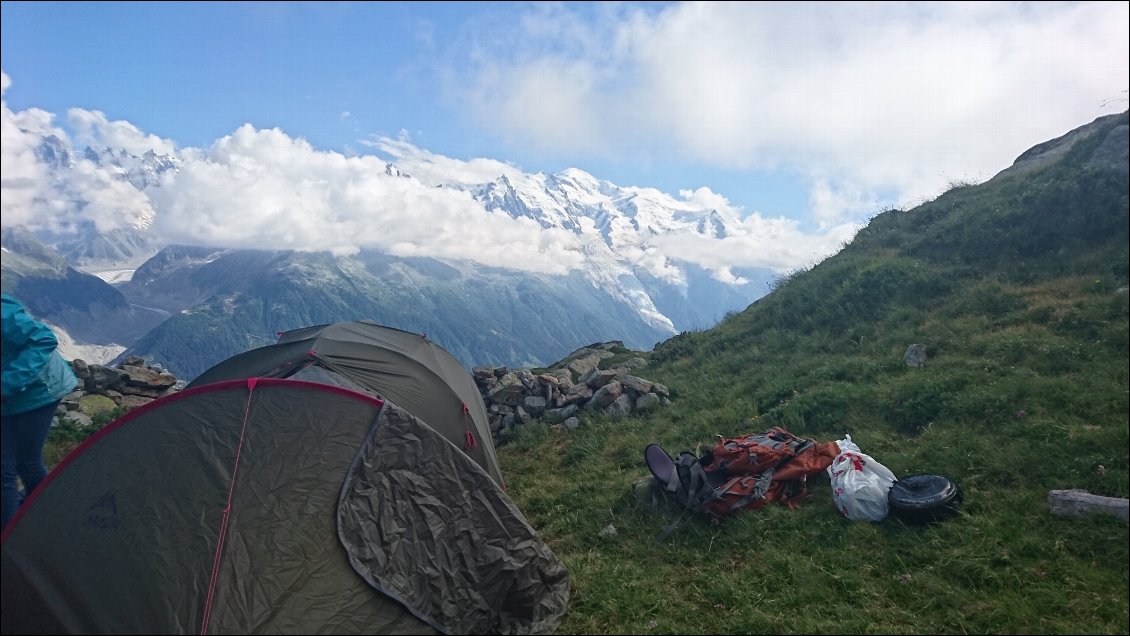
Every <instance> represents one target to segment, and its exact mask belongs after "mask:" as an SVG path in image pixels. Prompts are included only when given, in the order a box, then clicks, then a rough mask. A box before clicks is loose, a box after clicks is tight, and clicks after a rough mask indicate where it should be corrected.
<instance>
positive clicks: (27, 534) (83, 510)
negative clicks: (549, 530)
mask: <svg viewBox="0 0 1130 636" xmlns="http://www.w3.org/2000/svg"><path fill="white" fill-rule="evenodd" d="M0 575H2V581H3V590H4V593H3V595H2V596H0V598H2V612H0V621H2V631H3V632H4V633H50V634H61V633H146V634H154V633H155V634H174V633H188V632H192V633H200V634H204V633H261V632H272V633H301V634H319V633H437V632H438V633H449V634H472V633H495V634H511V633H552V632H553V631H555V630H556V629H557V626H558V625H559V624H560V622H561V620H562V618H563V617H564V614H565V611H566V608H567V604H568V600H569V590H570V584H569V575H568V572H567V570H566V568H565V566H564V565H563V564H562V563H561V561H560V560H559V559H558V558H557V557H556V556H555V555H554V554H553V552H552V551H551V550H550V549H549V547H548V546H547V545H546V544H545V543H544V542H543V541H542V540H541V539H540V538H539V537H538V535H537V533H536V532H535V531H534V529H533V528H532V527H531V526H530V525H529V523H528V522H527V521H526V519H525V518H524V516H523V515H522V513H521V512H520V511H519V510H518V509H517V507H516V506H515V505H514V503H513V502H512V501H511V500H510V498H509V497H508V496H507V494H506V492H505V490H504V484H503V481H502V475H501V472H500V470H499V467H498V462H497V459H496V457H495V453H494V446H493V441H492V438H491V436H490V432H489V429H488V428H487V420H486V412H485V408H484V407H483V403H482V398H481V396H480V394H479V393H478V390H477V389H476V387H475V384H474V381H473V379H472V378H471V376H470V374H469V373H468V372H467V371H466V370H465V369H464V368H463V367H462V365H461V364H460V363H459V362H458V360H456V359H455V358H454V357H453V356H451V354H450V353H448V352H446V351H444V350H443V349H442V348H440V347H439V346H437V345H435V344H434V343H432V342H430V341H428V340H427V339H426V338H424V337H423V336H420V335H418V334H412V333H408V332H404V331H400V330H396V329H390V328H387V327H382V326H379V325H376V324H375V323H371V322H368V321H363V322H352V323H339V324H334V325H323V326H318V327H310V328H306V329H300V330H296V331H292V332H287V333H284V334H282V335H281V337H280V339H279V342H278V343H277V344H275V345H271V346H268V347H263V348H260V349H256V350H253V351H249V352H247V353H244V354H241V355H238V356H235V357H233V358H231V359H229V360H227V361H225V362H222V363H220V364H219V365H217V366H216V367H213V368H212V369H211V370H209V371H207V372H205V373H204V374H203V375H201V376H200V377H198V378H197V379H196V380H195V381H193V382H192V383H191V384H189V386H188V387H186V389H185V390H183V391H181V392H179V393H175V394H172V395H169V396H166V397H163V398H161V399H158V400H156V401H154V402H151V403H149V404H147V405H145V406H143V407H140V408H138V409H135V410H133V411H131V412H129V413H128V414H126V415H125V416H123V417H121V418H119V419H118V420H116V421H114V422H112V423H111V424H109V425H108V426H106V427H105V428H104V429H102V430H101V431H99V432H98V433H96V434H95V435H94V436H92V437H91V438H90V439H88V440H87V441H86V442H84V443H83V444H82V445H81V446H80V447H79V448H78V449H76V450H75V451H74V452H72V453H71V454H70V455H68V456H67V458H65V460H64V461H63V462H62V463H61V464H60V465H59V466H58V467H56V469H55V470H54V471H52V473H51V474H50V475H49V476H48V479H47V481H45V482H44V484H43V485H42V486H41V487H40V488H39V489H37V490H36V491H35V493H34V494H33V495H32V497H31V498H29V500H28V501H27V502H26V503H25V504H24V506H23V507H22V508H21V510H20V512H19V513H18V514H17V516H16V518H15V519H14V520H13V522H12V523H11V524H9V526H8V527H7V528H6V529H5V531H4V535H3V550H2V558H0Z"/></svg>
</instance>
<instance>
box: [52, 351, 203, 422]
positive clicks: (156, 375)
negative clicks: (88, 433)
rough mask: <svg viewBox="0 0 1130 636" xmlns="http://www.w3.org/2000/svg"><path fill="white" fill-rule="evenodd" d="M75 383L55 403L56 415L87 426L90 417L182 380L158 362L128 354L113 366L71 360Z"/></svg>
mask: <svg viewBox="0 0 1130 636" xmlns="http://www.w3.org/2000/svg"><path fill="white" fill-rule="evenodd" d="M71 368H72V369H74V372H75V375H76V376H78V386H77V387H75V390H74V391H72V392H71V394H70V395H68V396H66V397H65V398H63V402H62V404H60V405H59V418H60V419H69V420H73V421H75V422H77V423H79V424H83V425H87V426H89V425H90V424H91V421H92V418H93V417H95V416H97V415H99V414H101V413H109V412H112V411H114V410H116V409H118V408H124V409H125V410H126V411H129V410H132V409H135V408H137V407H139V406H142V405H144V404H147V403H149V402H152V401H153V400H155V399H157V398H159V397H161V396H163V395H167V394H169V393H173V392H175V391H179V390H180V389H182V388H183V387H184V385H185V382H183V381H178V380H177V379H176V377H175V376H173V375H172V374H170V373H168V372H166V371H165V370H164V369H163V368H162V367H161V366H160V365H147V364H146V363H145V360H144V359H142V358H141V357H139V356H130V357H128V358H126V359H125V360H124V361H122V362H121V363H120V364H118V365H117V366H114V367H108V366H103V365H100V364H87V363H86V362H85V361H83V360H80V359H78V358H76V359H74V360H72V361H71Z"/></svg>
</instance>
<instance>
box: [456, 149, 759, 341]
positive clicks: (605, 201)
mask: <svg viewBox="0 0 1130 636" xmlns="http://www.w3.org/2000/svg"><path fill="white" fill-rule="evenodd" d="M453 187H460V186H453ZM462 188H463V189H466V190H467V191H469V192H470V193H471V194H472V196H474V197H475V199H477V200H478V201H480V202H481V203H482V204H483V206H484V207H485V208H486V209H487V210H491V211H495V212H498V213H504V214H507V215H509V216H511V217H513V218H521V217H525V218H529V219H532V220H534V221H537V222H538V223H539V224H540V225H541V226H542V227H544V228H556V229H562V230H566V231H569V232H573V233H575V234H577V235H579V236H580V237H582V238H583V239H585V241H584V246H585V249H584V254H585V257H586V261H587V267H586V268H585V276H586V277H587V278H588V279H589V280H590V281H591V282H592V283H593V284H594V285H596V286H597V287H600V288H602V289H604V290H606V291H607V292H608V293H609V294H610V295H612V296H613V297H614V298H616V299H617V300H619V301H620V302H623V303H625V304H627V305H629V306H631V307H632V308H634V310H635V311H636V312H638V313H639V314H640V315H641V316H643V317H644V318H645V319H646V320H647V321H648V322H649V323H651V324H653V325H655V326H657V327H659V328H663V329H666V330H668V331H670V332H671V333H676V332H677V331H681V330H685V329H690V328H702V327H707V326H710V325H712V324H713V323H714V322H716V321H717V320H718V319H719V318H721V317H722V316H723V315H724V314H725V313H726V312H727V311H732V310H735V309H743V308H745V306H747V305H748V304H749V303H750V302H753V301H754V300H756V299H757V298H758V297H760V296H761V295H763V294H764V289H765V287H764V283H766V282H768V281H770V280H772V279H773V278H774V275H773V273H772V272H770V271H768V270H766V271H760V272H748V273H749V274H750V276H749V279H748V280H751V281H756V282H747V283H745V284H743V285H728V284H725V283H722V282H721V281H716V282H717V286H718V287H719V288H720V289H721V288H726V291H727V292H729V293H728V294H725V293H724V294H723V296H729V297H726V298H724V299H723V300H722V302H721V303H719V304H717V305H714V304H713V303H707V306H705V307H703V308H702V309H703V311H702V312H701V315H699V316H696V317H687V316H679V318H677V319H676V318H673V317H672V316H670V315H668V313H669V312H667V311H665V310H664V309H663V308H661V307H659V306H658V305H657V298H656V297H657V296H663V295H669V293H670V292H672V291H673V292H675V293H676V294H677V295H679V296H682V297H686V296H687V294H688V293H689V292H690V291H691V290H690V289H689V288H690V287H691V286H692V285H700V286H701V285H702V284H703V283H704V282H706V281H705V280H704V277H702V276H697V277H693V276H692V273H694V272H696V271H701V268H697V267H695V266H693V265H691V264H689V263H676V264H675V266H676V267H677V268H678V269H679V270H680V275H679V276H678V277H677V278H675V279H674V280H671V279H670V277H669V276H668V280H666V281H663V280H660V279H657V278H656V277H655V276H646V275H645V274H646V271H644V270H643V268H642V267H640V266H639V265H636V264H633V263H632V262H631V261H630V260H629V258H628V257H626V256H625V254H626V253H628V252H630V251H631V252H636V253H639V252H642V251H645V250H646V249H647V248H648V247H649V246H650V241H651V240H653V239H654V238H656V237H660V236H672V235H694V234H697V235H700V236H704V237H709V238H715V239H718V238H724V237H726V236H729V235H730V234H731V232H732V228H734V227H736V226H738V225H739V224H740V223H741V220H740V219H739V218H737V216H735V215H734V214H733V213H732V212H730V211H729V210H718V209H706V210H704V209H702V208H700V207H696V206H694V205H692V204H689V203H687V202H684V201H679V200H677V199H675V198H673V197H671V196H669V195H666V194H664V193H662V192H660V191H658V190H655V189H652V188H635V187H621V186H617V185H615V184H613V183H610V182H608V181H602V180H600V179H597V178H596V177H594V176H593V175H591V174H589V173H587V172H585V171H583V170H580V169H577V168H570V169H567V170H563V171H561V172H558V173H555V174H545V173H540V172H539V173H537V174H525V175H522V178H521V179H511V178H508V177H506V176H505V175H504V176H500V177H499V178H498V179H496V180H494V181H491V182H489V183H484V184H480V185H473V186H462ZM692 278H693V279H694V280H693V281H692ZM645 281H647V282H646V283H645ZM758 283H760V284H761V285H759V284H758ZM707 285H708V286H710V287H714V285H710V284H709V283H707ZM661 288H662V289H661ZM664 292H666V293H664ZM735 301H736V303H735ZM743 303H744V304H743Z"/></svg>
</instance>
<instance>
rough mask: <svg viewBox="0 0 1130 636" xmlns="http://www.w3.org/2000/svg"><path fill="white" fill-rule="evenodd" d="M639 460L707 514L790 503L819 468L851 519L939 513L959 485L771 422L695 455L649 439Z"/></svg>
mask: <svg viewBox="0 0 1130 636" xmlns="http://www.w3.org/2000/svg"><path fill="white" fill-rule="evenodd" d="M644 462H645V463H646V464H647V467H648V469H649V470H650V471H651V474H652V476H653V477H654V478H655V481H654V483H655V484H656V486H657V487H658V488H659V489H660V490H661V492H663V493H665V494H666V495H667V496H669V497H670V498H672V499H673V500H674V501H676V502H677V503H678V504H679V505H681V506H682V507H684V508H686V509H688V510H691V511H694V512H697V513H700V514H702V515H704V516H705V517H706V518H707V519H709V520H710V521H712V522H718V521H720V520H722V519H725V518H727V517H730V516H731V515H733V514H735V513H737V512H739V511H742V510H757V509H758V508H761V507H763V506H765V505H767V504H769V503H772V502H777V503H780V504H783V505H786V506H788V507H790V508H795V507H796V506H797V505H798V504H799V503H800V502H802V501H804V499H806V498H807V496H808V478H809V477H811V476H812V475H815V474H818V473H820V472H826V473H827V474H828V476H829V478H830V479H831V482H832V484H831V485H832V498H833V503H834V504H835V506H836V509H837V510H838V511H839V512H840V514H842V515H843V516H844V517H846V518H848V519H851V520H853V521H882V520H883V519H885V518H886V517H887V516H888V515H889V514H890V513H891V512H892V511H893V512H894V513H895V514H896V516H898V517H899V518H900V519H902V520H903V521H905V522H908V523H923V522H933V521H939V520H942V519H944V518H946V517H949V516H951V515H952V514H953V513H955V512H956V510H957V507H958V505H960V503H961V500H962V496H961V489H960V488H958V487H957V485H956V484H955V483H953V481H952V480H950V479H949V478H947V477H945V476H942V475H926V474H921V475H911V476H908V477H905V478H903V479H898V478H897V477H896V476H895V475H894V473H892V472H891V471H890V469H888V468H887V467H886V466H884V465H883V464H882V463H880V462H879V461H877V460H876V459H875V458H873V457H871V456H870V455H867V454H865V453H863V452H862V451H861V450H860V448H859V446H858V445H856V444H855V442H853V441H852V440H851V435H847V436H845V437H844V439H841V440H839V441H838V442H825V443H817V442H816V441H815V440H813V439H807V438H802V437H799V436H797V435H794V434H793V433H791V432H789V431H788V430H786V429H784V428H781V427H779V426H777V427H773V428H770V429H768V430H765V431H761V432H759V433H751V434H748V435H743V436H740V437H733V438H730V437H722V436H719V438H718V440H717V441H716V442H715V443H714V445H713V447H712V448H710V449H707V451H706V452H705V453H703V454H702V456H701V457H699V456H696V455H695V454H694V453H691V452H690V451H683V452H681V453H679V454H678V455H677V456H676V457H675V458H672V457H671V456H670V455H669V454H668V453H667V451H665V450H664V449H663V448H662V447H661V446H659V445H658V444H650V445H648V446H647V448H645V449H644ZM680 520H681V519H677V520H676V521H675V522H674V523H673V524H672V525H671V526H668V528H666V529H665V530H664V532H663V533H661V534H660V539H662V538H663V537H666V536H667V534H669V533H670V531H671V530H672V529H673V527H674V525H676V524H677V523H678V522H679V521H680Z"/></svg>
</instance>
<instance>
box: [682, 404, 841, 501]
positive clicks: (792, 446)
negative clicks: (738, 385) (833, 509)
mask: <svg viewBox="0 0 1130 636" xmlns="http://www.w3.org/2000/svg"><path fill="white" fill-rule="evenodd" d="M837 454H839V447H838V446H837V445H836V444H835V442H828V443H825V444H818V443H817V442H816V441H815V440H812V439H805V438H802V437H798V436H796V435H794V434H793V433H791V432H789V431H787V430H785V429H783V428H781V427H779V426H774V427H773V428H770V429H768V430H766V431H762V432H760V433H751V434H749V435H743V436H741V437H722V436H719V439H718V442H717V443H715V444H714V447H713V448H712V449H710V450H709V451H707V452H706V454H704V456H703V457H702V459H701V461H702V464H703V469H704V470H705V471H706V473H707V475H708V476H710V480H711V481H712V482H714V483H720V485H719V486H717V487H716V488H715V489H714V497H713V498H711V499H710V500H709V501H707V502H706V503H705V504H704V505H703V506H702V509H703V512H706V513H707V514H709V515H710V516H712V517H714V518H722V517H728V516H729V515H731V514H733V513H734V512H737V511H738V510H756V509H758V508H761V507H762V506H764V505H766V504H767V503H769V502H771V501H777V502H780V503H782V504H785V505H787V506H789V507H790V508H793V507H796V505H797V503H798V502H799V501H801V500H803V499H804V498H805V497H806V496H807V495H808V476H809V475H812V474H815V473H818V472H820V471H822V470H824V469H825V468H827V467H828V466H830V465H831V464H832V460H833V459H835V457H836V455H837Z"/></svg>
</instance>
